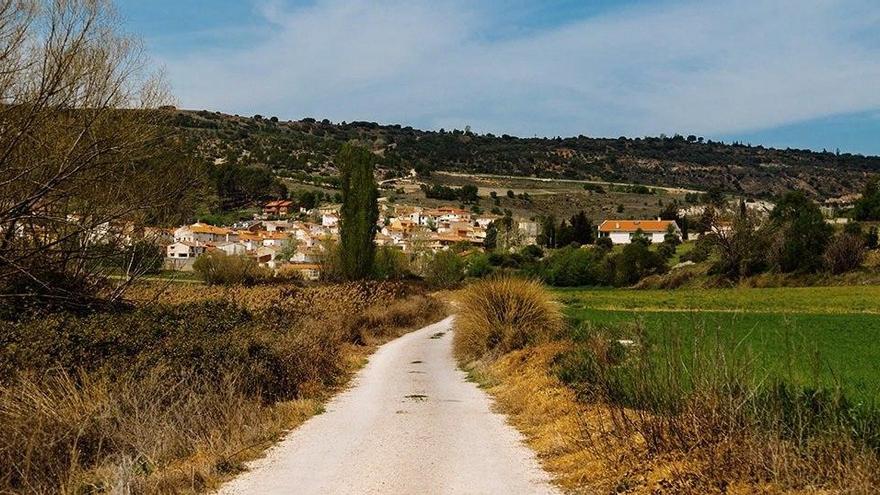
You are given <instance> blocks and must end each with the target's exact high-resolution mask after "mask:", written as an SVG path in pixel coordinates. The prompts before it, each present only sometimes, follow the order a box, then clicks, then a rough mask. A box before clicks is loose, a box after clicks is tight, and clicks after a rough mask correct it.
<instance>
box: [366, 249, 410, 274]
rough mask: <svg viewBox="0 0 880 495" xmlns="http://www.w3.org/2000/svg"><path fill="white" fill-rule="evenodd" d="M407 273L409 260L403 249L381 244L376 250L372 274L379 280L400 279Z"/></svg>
mask: <svg viewBox="0 0 880 495" xmlns="http://www.w3.org/2000/svg"><path fill="white" fill-rule="evenodd" d="M407 275H409V260H407V258H406V255H405V254H403V251H401V250H399V249H395V248H392V247H388V246H383V247H381V248H379V249H378V250H377V251H376V260H375V262H374V264H373V276H374V277H376V278H377V279H379V280H401V279H403V278H406V276H407Z"/></svg>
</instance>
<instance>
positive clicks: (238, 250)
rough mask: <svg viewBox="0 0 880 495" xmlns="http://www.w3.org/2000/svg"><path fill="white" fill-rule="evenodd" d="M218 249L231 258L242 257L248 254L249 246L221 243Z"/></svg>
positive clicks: (238, 243) (237, 243)
mask: <svg viewBox="0 0 880 495" xmlns="http://www.w3.org/2000/svg"><path fill="white" fill-rule="evenodd" d="M216 247H217V249H218V250H220V251H223V252H224V253H226V254H227V255H229V256H242V255H245V254H247V252H248V248H247V245H246V244H245V243H243V242H220V243H217V245H216Z"/></svg>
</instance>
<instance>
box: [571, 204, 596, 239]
mask: <svg viewBox="0 0 880 495" xmlns="http://www.w3.org/2000/svg"><path fill="white" fill-rule="evenodd" d="M569 224H570V225H571V241H572V242H576V243H578V244H592V243H593V234H594V232H593V222H591V221H590V219H589V218H587V214H586V212H584V211H583V210H581V211H579V212H577V213H576V214H574V215H573V216H572V217H571V220H569Z"/></svg>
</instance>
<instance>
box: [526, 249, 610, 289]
mask: <svg viewBox="0 0 880 495" xmlns="http://www.w3.org/2000/svg"><path fill="white" fill-rule="evenodd" d="M604 254H605V252H604V251H602V250H600V249H580V248H573V247H565V248H562V249H559V250H557V251H556V252H554V253H553V254H551V255H550V256H547V257H546V258H544V260H542V262H541V264H540V266H539V268H538V275H539V276H540V277H541V278H542V279H543V280H544V281H545V282H547V283H548V284H550V285H553V286H556V287H578V286H584V285H598V284H601V283H603V274H602V266H601V261H602V257H603V256H604Z"/></svg>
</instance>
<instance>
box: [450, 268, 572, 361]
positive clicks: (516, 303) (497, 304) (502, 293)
mask: <svg viewBox="0 0 880 495" xmlns="http://www.w3.org/2000/svg"><path fill="white" fill-rule="evenodd" d="M458 303H459V307H458V316H457V317H456V320H455V334H454V337H453V349H454V351H455V354H456V356H457V357H458V358H459V359H462V360H467V361H472V360H476V359H480V358H483V357H485V356H489V355H498V354H503V353H506V352H509V351H512V350H516V349H522V348H523V347H525V346H527V345H530V344H537V343H541V342H546V341H548V340H550V339H551V338H553V337H555V336H556V335H557V334H558V333H559V331H560V330H561V328H562V322H563V318H562V312H561V310H560V307H559V304H558V303H557V302H556V301H555V300H554V299H553V296H552V295H551V294H550V292H549V291H548V290H547V289H545V288H544V286H543V285H542V284H541V283H540V282H537V281H534V280H526V279H521V278H514V277H497V278H489V279H484V280H480V281H477V282H474V283H473V284H471V285H470V286H468V287H467V288H465V289H464V290H462V292H461V294H460V296H459V298H458Z"/></svg>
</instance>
